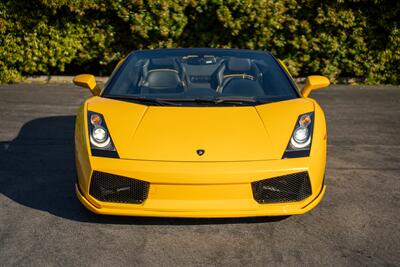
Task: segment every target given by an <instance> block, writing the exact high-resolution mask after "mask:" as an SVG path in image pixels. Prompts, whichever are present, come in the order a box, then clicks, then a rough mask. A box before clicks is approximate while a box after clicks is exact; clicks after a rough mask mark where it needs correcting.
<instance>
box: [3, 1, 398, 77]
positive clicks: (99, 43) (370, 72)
mask: <svg viewBox="0 0 400 267" xmlns="http://www.w3.org/2000/svg"><path fill="white" fill-rule="evenodd" d="M321 2H323V3H321ZM399 23H400V1H397V0H394V1H390V0H386V1H385V0H370V1H368V0H330V1H319V0H265V1H262V0H242V1H239V0H236V1H234V0H198V1H195V0H159V1H156V0H148V1H144V0H142V1H141V0H104V1H100V0H10V1H7V0H0V82H13V81H17V80H19V79H20V78H21V75H36V74H75V73H81V72H91V73H94V74H97V75H107V74H109V73H110V71H111V70H112V68H113V66H114V65H115V64H116V62H118V60H119V59H121V58H123V57H124V56H125V55H126V54H127V53H129V52H130V51H131V50H135V49H144V48H157V47H188V46H191V47H237V48H251V49H262V50H269V51H271V52H272V53H273V54H274V55H276V56H277V57H279V58H281V59H283V60H284V61H285V63H286V64H287V65H288V67H289V69H290V71H291V72H292V74H293V75H294V76H306V75H308V74H313V73H321V74H324V75H327V76H329V77H330V78H331V80H332V81H334V80H335V79H337V78H338V77H360V78H362V79H365V82H367V83H392V84H399V83H400V78H399V74H400V30H399Z"/></svg>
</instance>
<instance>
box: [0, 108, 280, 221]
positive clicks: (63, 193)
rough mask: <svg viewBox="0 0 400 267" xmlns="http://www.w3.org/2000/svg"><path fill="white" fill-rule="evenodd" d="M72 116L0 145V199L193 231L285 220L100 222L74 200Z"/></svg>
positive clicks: (38, 123)
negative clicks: (194, 228) (188, 227)
mask: <svg viewBox="0 0 400 267" xmlns="http://www.w3.org/2000/svg"><path fill="white" fill-rule="evenodd" d="M74 124H75V116H56V117H45V118H39V119H35V120H32V121H29V122H27V123H25V124H24V125H23V127H22V128H21V130H20V132H19V134H18V136H17V137H16V138H15V139H14V140H12V141H10V142H0V193H1V194H3V195H4V196H6V197H8V198H9V199H11V200H12V201H15V202H17V203H18V204H20V205H23V206H26V207H29V208H32V209H36V210H41V211H45V212H49V213H51V214H53V215H56V216H60V217H63V218H66V219H70V220H75V221H81V222H92V223H107V224H141V225H171V224H173V225H192V224H194V225H196V224H237V223H267V222H275V221H280V220H283V219H286V218H287V216H285V217H255V218H225V219H185V218H154V217H117V216H101V215H96V214H93V213H91V212H89V211H87V210H86V209H85V208H84V207H83V206H82V205H81V204H80V203H79V201H78V200H77V198H76V197H75V191H74V182H75V179H76V178H75V177H76V174H75V161H74V139H73V135H74Z"/></svg>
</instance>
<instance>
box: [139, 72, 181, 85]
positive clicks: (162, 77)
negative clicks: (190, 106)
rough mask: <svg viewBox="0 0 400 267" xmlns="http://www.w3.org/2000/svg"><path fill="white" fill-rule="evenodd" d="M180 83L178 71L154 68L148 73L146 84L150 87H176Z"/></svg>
mask: <svg viewBox="0 0 400 267" xmlns="http://www.w3.org/2000/svg"><path fill="white" fill-rule="evenodd" d="M179 84H180V79H179V75H178V72H177V71H176V70H167V69H163V70H153V71H150V72H149V74H148V75H147V79H146V82H145V83H144V86H146V87H150V88H160V89H162V88H176V87H178V86H179Z"/></svg>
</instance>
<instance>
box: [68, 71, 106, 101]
mask: <svg viewBox="0 0 400 267" xmlns="http://www.w3.org/2000/svg"><path fill="white" fill-rule="evenodd" d="M72 81H73V82H74V84H75V85H77V86H81V87H85V88H88V89H89V90H90V92H92V94H93V95H94V96H97V95H100V93H101V90H100V88H99V87H97V85H96V78H95V77H94V76H93V75H91V74H80V75H77V76H75V77H74V79H73V80H72Z"/></svg>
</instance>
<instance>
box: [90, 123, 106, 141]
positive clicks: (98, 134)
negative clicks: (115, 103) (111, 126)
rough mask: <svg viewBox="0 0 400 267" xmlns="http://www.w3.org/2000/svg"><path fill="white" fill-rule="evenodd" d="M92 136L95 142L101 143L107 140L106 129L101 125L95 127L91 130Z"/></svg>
mask: <svg viewBox="0 0 400 267" xmlns="http://www.w3.org/2000/svg"><path fill="white" fill-rule="evenodd" d="M92 136H93V138H94V140H95V141H96V142H97V143H103V142H104V141H106V140H107V137H108V135H107V131H106V129H104V128H103V127H101V126H98V127H95V128H94V129H93V131H92Z"/></svg>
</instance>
